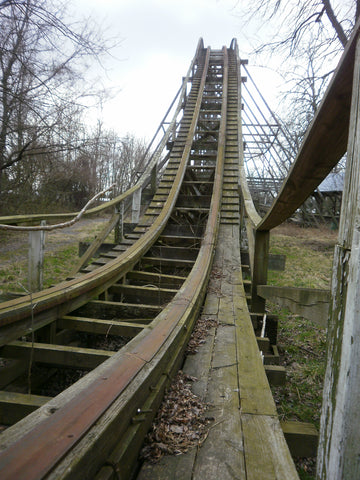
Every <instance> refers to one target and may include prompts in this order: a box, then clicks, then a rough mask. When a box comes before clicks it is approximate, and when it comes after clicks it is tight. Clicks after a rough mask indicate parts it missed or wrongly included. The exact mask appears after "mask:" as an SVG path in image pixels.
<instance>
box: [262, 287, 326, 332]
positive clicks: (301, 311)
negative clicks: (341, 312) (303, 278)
mask: <svg viewBox="0 0 360 480" xmlns="http://www.w3.org/2000/svg"><path fill="white" fill-rule="evenodd" d="M257 292H258V295H260V296H261V297H262V298H265V299H267V300H270V301H271V302H274V303H277V304H279V305H280V306H282V307H286V308H288V309H289V310H290V311H291V312H292V313H295V314H296V315H301V316H302V317H304V318H307V319H308V320H311V321H313V322H314V323H316V324H318V325H320V326H321V327H327V320H328V312H329V301H330V291H329V290H316V289H313V288H295V287H277V286H275V285H258V287H257Z"/></svg>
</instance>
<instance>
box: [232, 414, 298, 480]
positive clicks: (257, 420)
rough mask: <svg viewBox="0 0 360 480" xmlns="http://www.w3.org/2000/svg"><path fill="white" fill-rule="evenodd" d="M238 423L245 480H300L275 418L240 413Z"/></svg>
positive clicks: (277, 420)
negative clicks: (243, 455)
mask: <svg viewBox="0 0 360 480" xmlns="http://www.w3.org/2000/svg"><path fill="white" fill-rule="evenodd" d="M241 423H242V428H243V432H244V433H243V435H244V447H245V462H246V473H247V477H246V479H247V480H259V479H271V480H285V479H286V480H299V477H298V474H297V472H296V469H295V465H294V462H293V460H292V458H291V455H290V451H289V449H288V446H287V444H286V441H285V438H284V434H283V432H282V428H281V426H280V422H279V419H278V418H277V416H274V417H272V416H268V415H248V414H242V415H241ZM260 438H261V441H259V439H260Z"/></svg>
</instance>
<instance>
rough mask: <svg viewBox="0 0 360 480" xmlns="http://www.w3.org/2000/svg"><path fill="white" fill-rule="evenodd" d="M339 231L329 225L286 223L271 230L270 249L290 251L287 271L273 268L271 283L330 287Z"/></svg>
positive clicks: (274, 251) (287, 252)
mask: <svg viewBox="0 0 360 480" xmlns="http://www.w3.org/2000/svg"><path fill="white" fill-rule="evenodd" d="M336 239H337V233H336V232H333V231H332V230H329V229H328V228H326V227H322V228H321V229H316V228H301V227H298V226H295V225H291V224H285V225H282V226H280V227H277V228H276V229H274V230H273V231H272V233H271V240H270V252H271V253H275V254H285V255H286V266H285V271H284V272H273V271H270V272H269V277H268V283H269V284H271V285H278V286H288V287H307V288H322V289H326V288H329V287H330V280H331V270H332V259H333V250H334V245H335V243H336Z"/></svg>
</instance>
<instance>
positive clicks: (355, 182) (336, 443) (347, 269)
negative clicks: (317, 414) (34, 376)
mask: <svg viewBox="0 0 360 480" xmlns="http://www.w3.org/2000/svg"><path fill="white" fill-rule="evenodd" d="M359 24H360V23H359V22H358V24H357V25H358V26H359ZM359 132H360V41H359V40H357V48H356V55H355V67H354V80H353V95H352V104H351V113H350V131H349V141H348V149H347V165H346V174H345V182H344V190H343V201H342V208H341V216H340V225H339V238H338V242H337V245H336V246H335V252H334V265H333V275H332V280H333V281H332V291H331V293H332V300H331V304H330V315H329V327H328V342H327V344H328V350H327V367H326V374H325V381H324V390H323V407H322V415H321V423H320V439H319V452H318V466H317V478H318V479H319V480H330V479H340V478H341V479H343V478H344V479H345V478H349V479H353V478H354V479H355V478H360V461H359V458H360V457H359V445H360V410H359V398H360V368H359V365H360V342H359V338H360V322H359V312H360V209H359V205H360V193H359V192H360V137H359Z"/></svg>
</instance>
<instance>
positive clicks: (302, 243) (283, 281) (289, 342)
mask: <svg viewBox="0 0 360 480" xmlns="http://www.w3.org/2000/svg"><path fill="white" fill-rule="evenodd" d="M336 239H337V233H336V232H333V231H330V230H328V229H326V228H325V227H324V228H321V229H316V228H300V227H296V226H292V225H285V226H281V227H278V228H276V229H274V231H273V232H272V235H271V242H270V252H271V253H276V254H284V255H286V268H285V271H283V272H273V271H269V277H268V283H269V284H272V285H277V286H289V287H307V288H320V289H329V288H330V281H331V272H332V261H333V250H334V245H335V242H336ZM267 306H268V309H269V311H270V313H272V314H276V315H278V317H279V326H278V329H279V330H278V346H279V351H280V354H281V364H282V365H284V366H285V367H286V371H287V381H286V384H285V385H284V386H280V387H272V392H273V395H274V399H275V403H276V406H277V410H278V414H279V418H280V419H281V420H298V421H301V422H310V423H313V424H314V425H315V426H316V428H317V429H319V422H320V414H321V404H322V388H323V379H324V375H325V366H326V330H325V329H323V328H320V327H318V326H317V325H315V324H314V323H312V322H310V321H309V320H306V319H304V318H302V317H300V316H298V315H294V314H291V313H290V312H289V311H287V310H285V309H280V308H279V307H278V306H277V305H275V304H271V303H268V304H267ZM296 466H297V469H298V473H299V476H300V478H301V479H302V480H313V479H315V468H316V459H315V458H311V459H297V461H296Z"/></svg>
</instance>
